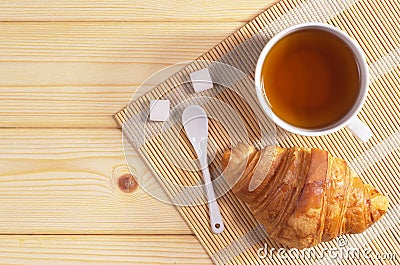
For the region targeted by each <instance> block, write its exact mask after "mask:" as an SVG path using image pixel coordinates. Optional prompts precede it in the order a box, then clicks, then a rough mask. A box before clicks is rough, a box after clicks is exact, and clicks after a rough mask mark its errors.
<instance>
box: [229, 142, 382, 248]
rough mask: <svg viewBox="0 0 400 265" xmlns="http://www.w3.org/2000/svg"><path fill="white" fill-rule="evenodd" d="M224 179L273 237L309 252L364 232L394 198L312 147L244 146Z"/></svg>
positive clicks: (239, 147) (234, 151) (233, 152)
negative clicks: (343, 237)
mask: <svg viewBox="0 0 400 265" xmlns="http://www.w3.org/2000/svg"><path fill="white" fill-rule="evenodd" d="M221 165H222V169H223V176H224V177H225V179H226V180H227V182H228V184H229V185H230V186H231V187H232V191H233V193H234V194H235V195H236V196H237V197H238V198H239V199H240V200H242V201H243V202H245V203H246V204H247V206H248V207H249V209H250V211H251V212H252V214H253V215H254V217H255V218H256V219H257V220H258V221H259V222H260V223H262V224H263V225H264V226H265V229H266V232H267V233H268V234H269V236H270V238H271V239H273V240H275V241H277V242H279V243H281V244H283V245H286V246H288V247H293V248H299V249H301V248H307V247H312V246H315V245H317V244H319V243H320V242H325V241H330V240H332V239H333V238H335V237H337V236H339V235H341V234H355V233H361V232H363V231H364V230H365V229H367V228H368V227H369V226H371V225H372V224H373V223H375V222H376V221H377V220H378V219H379V218H380V217H381V216H382V215H384V214H385V212H386V210H387V208H388V204H389V201H388V198H387V197H386V196H384V195H382V194H381V193H379V192H378V191H377V190H376V189H375V188H374V187H372V186H371V185H369V184H364V183H363V182H362V180H361V179H360V178H359V177H358V176H357V175H356V174H355V173H354V172H353V171H351V170H350V168H349V167H348V166H347V164H346V162H345V161H344V160H343V159H340V158H335V157H333V156H331V155H330V154H329V153H328V152H327V151H324V150H320V149H315V148H312V149H307V148H297V147H293V148H288V149H286V148H280V147H267V148H264V149H263V150H261V151H257V150H256V149H255V148H254V147H253V146H251V145H247V144H242V143H240V144H238V145H237V146H236V147H235V148H233V149H232V150H228V151H226V152H225V153H224V155H223V157H222V161H221Z"/></svg>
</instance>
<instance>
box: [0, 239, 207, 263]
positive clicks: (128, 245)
mask: <svg viewBox="0 0 400 265" xmlns="http://www.w3.org/2000/svg"><path fill="white" fill-rule="evenodd" d="M0 263H1V264H18V265H21V264H29V265H35V264H54V265H61V264H68V265H75V264H99V265H101V264H107V265H108V264H171V263H174V264H212V263H211V260H210V258H209V257H208V256H207V254H206V252H205V251H204V249H203V248H202V247H201V245H200V243H199V242H198V241H197V239H196V238H195V237H194V236H191V235H186V236H184V235H170V236H168V235H164V236H137V235H135V236H115V235H107V236H105V235H99V236H82V235H66V236H44V235H40V236H38V235H18V236H4V235H3V236H0Z"/></svg>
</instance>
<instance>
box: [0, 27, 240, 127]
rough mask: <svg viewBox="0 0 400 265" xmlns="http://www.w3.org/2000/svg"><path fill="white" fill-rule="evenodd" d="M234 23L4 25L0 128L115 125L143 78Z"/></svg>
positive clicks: (195, 52) (203, 46)
mask: <svg viewBox="0 0 400 265" xmlns="http://www.w3.org/2000/svg"><path fill="white" fill-rule="evenodd" d="M240 25H241V23H240V22H218V23H216V22H196V23H193V22H190V23H189V22H182V23H162V24H160V23H150V22H148V23H143V22H139V23H130V22H126V23H120V22H116V23H106V22H97V23H87V22H84V23H81V22H79V23H78V22H77V23H37V22H34V23H2V24H1V28H2V30H1V31H0V72H1V73H2V78H1V79H0V98H1V99H2V104H1V105H0V127H102V128H110V127H111V128H115V127H116V124H115V123H114V121H113V120H112V117H111V116H112V115H113V114H114V113H115V112H117V111H118V110H120V109H121V108H122V107H124V106H125V105H126V104H127V103H128V102H129V99H130V98H131V96H132V94H133V92H135V89H136V88H137V87H138V85H139V84H141V83H142V82H143V81H144V80H145V79H146V78H148V77H149V76H150V75H152V74H153V73H155V72H157V71H159V70H160V69H162V68H164V67H166V66H169V65H171V64H175V63H178V62H182V61H187V60H191V59H193V58H195V57H197V56H199V55H200V54H201V53H203V52H204V51H205V50H207V49H209V48H211V47H212V46H213V45H214V44H215V43H217V42H218V41H220V40H222V39H223V38H224V37H226V36H227V35H229V33H230V32H232V31H234V30H235V29H236V28H238V27H239V26H240ZM193 36H196V41H195V42H194V41H193ZM154 85H156V84H154ZM88 117H89V118H88Z"/></svg>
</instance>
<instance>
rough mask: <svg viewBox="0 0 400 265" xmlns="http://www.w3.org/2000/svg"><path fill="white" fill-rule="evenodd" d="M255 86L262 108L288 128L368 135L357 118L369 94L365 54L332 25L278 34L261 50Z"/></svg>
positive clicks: (295, 28) (311, 132)
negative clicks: (345, 128)
mask: <svg viewBox="0 0 400 265" xmlns="http://www.w3.org/2000/svg"><path fill="white" fill-rule="evenodd" d="M255 85H256V91H257V97H258V100H259V102H260V104H261V106H262V108H263V109H264V111H265V113H266V114H267V115H268V116H269V117H270V118H271V119H272V120H273V121H274V122H275V123H276V124H277V125H278V126H280V127H282V128H283V129H285V130H287V131H290V132H292V133H295V134H300V135H304V136H319V135H326V134H330V133H333V132H335V131H338V130H340V129H342V128H343V127H347V128H348V129H350V130H351V131H352V132H353V134H355V135H356V136H357V137H358V138H359V139H360V140H361V141H363V142H366V141H368V139H369V138H370V137H371V136H372V131H371V130H370V128H368V126H367V125H365V124H364V123H363V122H361V121H360V120H359V119H358V118H357V114H358V112H359V111H360V109H361V108H362V106H363V104H364V102H365V99H366V97H367V94H368V86H369V73H368V66H367V63H366V60H365V56H364V54H363V51H362V49H361V47H360V46H359V45H358V43H356V42H355V41H354V40H353V39H351V38H350V36H348V35H347V34H346V33H345V32H343V31H341V30H340V29H338V28H336V27H333V26H330V25H328V24H323V23H303V24H298V25H295V26H292V27H289V28H287V29H285V30H283V31H282V32H280V33H278V34H277V35H276V36H274V37H273V38H272V39H271V40H270V41H269V42H268V43H267V45H266V46H265V48H264V49H263V50H262V52H261V55H260V57H259V59H258V62H257V66H256V72H255Z"/></svg>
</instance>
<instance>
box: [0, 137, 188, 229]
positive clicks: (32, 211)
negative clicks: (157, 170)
mask: <svg viewBox="0 0 400 265" xmlns="http://www.w3.org/2000/svg"><path fill="white" fill-rule="evenodd" d="M0 138H1V139H2V141H1V143H0V216H1V218H0V234H1V233H2V234H4V233H6V234H23V233H28V234H108V233H113V234H191V233H192V232H191V231H190V229H189V228H188V226H187V225H186V223H185V222H184V221H183V219H182V218H181V216H180V215H179V214H178V212H177V211H176V209H175V208H174V206H171V205H168V204H166V203H163V202H161V201H158V200H156V199H154V198H153V197H151V196H150V195H148V194H147V193H146V192H145V191H144V190H142V189H141V188H138V189H137V190H136V191H134V192H132V193H124V192H123V191H122V190H121V189H120V188H119V186H118V179H119V177H120V176H122V175H124V174H125V173H129V171H128V168H127V167H126V164H125V163H126V162H125V159H124V155H123V150H122V148H123V147H122V143H121V132H120V130H118V129H108V130H100V129H98V130H87V129H29V130H25V129H2V130H0ZM132 157H133V159H134V160H135V164H134V165H132V166H133V167H132V168H131V169H132V171H133V174H134V175H135V177H139V178H140V177H146V179H148V181H150V179H151V178H150V175H149V172H148V170H147V168H146V167H144V166H143V164H142V162H141V160H140V159H139V158H137V161H136V157H135V156H132Z"/></svg>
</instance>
